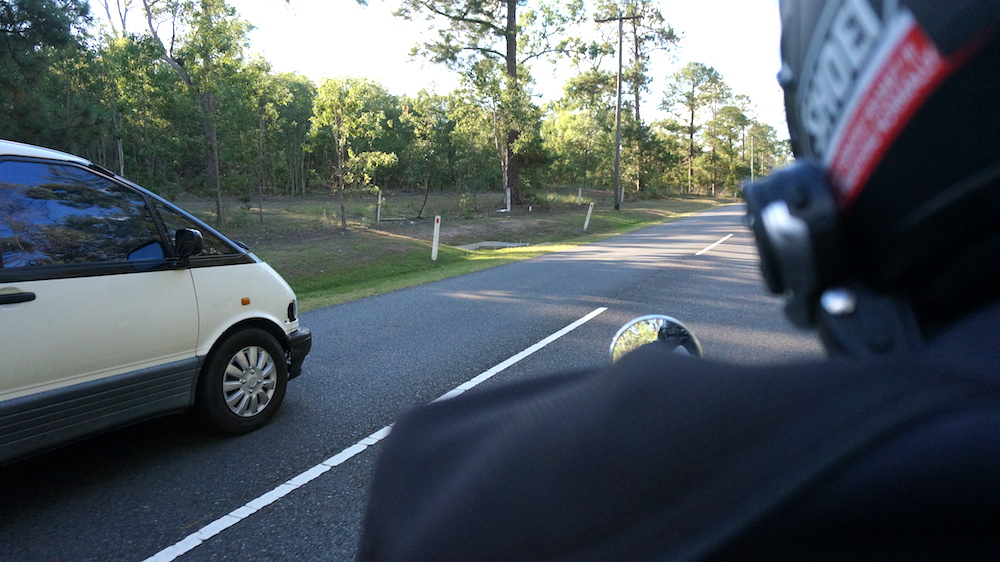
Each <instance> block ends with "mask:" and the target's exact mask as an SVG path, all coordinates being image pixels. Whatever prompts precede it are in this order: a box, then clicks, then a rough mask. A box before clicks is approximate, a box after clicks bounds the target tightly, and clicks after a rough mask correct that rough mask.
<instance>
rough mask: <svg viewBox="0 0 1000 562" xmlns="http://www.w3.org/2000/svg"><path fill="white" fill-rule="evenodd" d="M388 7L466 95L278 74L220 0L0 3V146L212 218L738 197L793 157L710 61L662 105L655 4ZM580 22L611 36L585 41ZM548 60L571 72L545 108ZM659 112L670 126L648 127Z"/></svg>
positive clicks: (677, 75) (429, 0) (672, 36)
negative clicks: (261, 209) (229, 203)
mask: <svg viewBox="0 0 1000 562" xmlns="http://www.w3.org/2000/svg"><path fill="white" fill-rule="evenodd" d="M291 1H292V2H294V1H295V0H291ZM343 1H354V0H343ZM395 1H397V2H399V7H398V9H397V11H396V16H397V17H400V18H406V19H409V20H412V24H413V25H427V26H429V27H432V28H434V29H436V30H437V31H438V33H437V35H436V36H437V39H436V40H435V41H434V42H431V43H426V44H421V45H416V46H415V47H414V50H413V56H414V57H421V58H423V59H425V60H430V61H432V62H434V63H438V64H442V65H446V66H447V68H448V69H449V70H450V71H453V72H455V73H457V75H458V76H460V77H461V82H460V84H461V86H460V87H459V88H457V89H456V90H454V91H452V92H450V93H447V94H443V95H442V94H437V93H431V92H427V91H420V92H418V93H417V94H415V95H395V94H392V93H390V92H388V91H386V89H385V88H384V87H383V86H382V85H381V84H379V83H377V82H374V81H371V80H368V79H363V78H354V77H346V76H345V77H336V78H328V79H324V80H323V81H322V82H321V83H314V82H313V81H311V80H310V79H309V78H307V77H305V76H303V75H299V74H294V73H277V72H273V71H272V69H271V68H270V65H269V64H268V62H267V61H266V60H265V59H264V58H262V57H261V56H259V55H255V54H252V53H250V51H249V41H248V34H249V32H250V30H251V29H252V23H253V22H249V21H245V20H244V19H242V18H241V17H240V15H239V14H238V13H237V12H236V11H235V9H234V8H233V7H232V6H230V5H229V4H227V3H226V2H225V0H93V1H92V2H90V3H88V2H86V0H0V28H2V32H3V35H4V38H5V41H4V42H3V43H2V44H0V86H2V87H0V108H2V109H3V112H4V115H5V118H4V119H3V120H0V138H4V139H9V140H17V141H22V142H28V143H32V144H39V145H42V146H47V147H51V148H55V149H59V150H64V151H67V152H71V153H75V154H80V155H82V156H84V157H87V158H89V159H91V160H93V161H94V162H97V163H99V164H101V165H102V166H104V167H106V168H108V169H110V170H112V171H114V172H115V173H118V174H120V175H123V176H125V177H127V178H129V179H131V180H133V181H135V182H136V183H139V184H140V185H143V186H144V187H147V188H149V189H151V190H153V191H156V192H158V193H160V194H161V195H164V196H166V197H167V198H176V197H177V196H179V195H180V194H182V193H183V194H193V195H197V196H202V197H205V198H209V199H214V200H215V201H216V202H217V204H216V220H218V221H219V222H220V223H221V222H222V221H223V212H224V206H223V203H222V202H223V200H224V199H233V198H235V199H238V200H240V201H243V202H252V201H255V200H262V199H264V198H266V197H272V196H295V195H304V194H307V193H310V194H314V193H329V194H331V195H332V196H336V197H338V198H339V199H340V201H341V213H340V215H341V216H340V217H339V218H340V220H341V221H345V220H346V218H345V213H344V212H343V201H344V198H345V197H346V196H347V195H348V194H350V193H351V192H358V191H364V190H367V191H372V190H376V189H377V190H382V191H384V192H391V191H393V190H407V191H418V192H428V193H429V192H432V191H445V192H454V193H461V194H476V193H493V192H496V193H509V201H510V203H511V204H513V205H527V204H531V202H532V201H533V197H535V194H536V193H538V192H539V191H540V190H543V189H545V188H548V187H574V188H575V187H581V188H586V189H602V190H608V192H614V186H615V184H616V181H615V178H616V177H620V186H621V192H622V193H623V195H624V197H625V198H633V199H634V198H653V197H658V196H664V195H674V194H701V195H717V196H723V195H724V196H732V195H734V194H736V193H737V192H738V190H739V188H740V185H741V182H742V181H743V179H744V178H748V177H750V176H751V174H754V175H757V176H760V175H764V174H766V173H767V172H768V171H769V170H771V169H773V168H774V167H776V166H778V165H780V164H782V163H784V162H785V161H786V160H787V159H788V158H789V151H788V146H787V141H784V140H781V139H780V138H779V135H778V132H777V131H776V130H775V129H774V128H773V127H771V126H769V125H767V124H765V123H762V122H759V121H757V120H755V119H754V117H753V115H752V111H751V109H750V108H751V107H752V103H751V100H749V99H748V98H747V97H746V96H744V95H740V94H739V93H738V92H734V91H733V90H732V89H731V88H730V87H729V86H728V85H727V84H726V82H725V80H724V78H723V76H721V75H720V74H719V73H718V72H717V71H716V70H715V69H713V68H712V67H711V66H710V65H708V64H704V63H690V64H688V65H687V66H685V67H683V68H681V69H680V70H677V71H676V72H674V73H672V74H671V75H670V80H669V83H668V87H667V89H666V91H663V92H652V91H650V87H649V84H650V82H651V77H652V76H653V73H654V72H657V69H655V68H653V67H652V64H651V60H652V58H651V55H652V54H653V53H656V52H661V51H667V52H669V51H670V50H671V49H673V48H675V47H676V45H677V44H678V42H679V41H680V40H681V39H679V37H678V34H677V33H675V31H674V29H673V28H672V27H671V26H670V25H669V23H668V22H667V21H665V19H664V17H663V16H662V15H661V13H660V12H659V10H658V9H657V7H656V3H655V2H654V1H652V0H598V1H596V2H592V3H588V4H585V3H584V2H583V1H582V0H549V1H545V2H524V1H523V0H521V1H519V0H395ZM361 3H364V2H363V0H362V1H361ZM92 10H98V11H101V12H103V13H101V14H95V13H93V12H92ZM98 15H100V16H101V17H97V16H98ZM595 21H605V22H611V23H606V24H604V25H597V24H594V23H593V22H595ZM584 23H589V24H590V25H594V26H596V27H599V28H600V29H601V32H600V33H602V34H603V35H600V36H598V37H597V38H596V39H595V38H594V37H593V36H591V37H589V38H583V37H579V36H574V35H573V30H574V29H579V26H580V25H581V24H584ZM619 30H621V33H620V34H619ZM619 53H620V55H621V59H620V60H621V61H622V62H621V69H622V72H621V80H620V82H619V79H618V68H619V65H618V61H619ZM543 58H545V59H547V60H558V61H560V64H566V65H571V68H573V69H574V75H573V77H572V78H571V79H569V80H568V81H567V83H566V84H565V86H564V89H563V96H562V97H561V98H560V99H558V100H555V101H551V102H546V103H544V104H540V103H539V102H538V101H537V100H536V97H535V96H533V95H532V84H533V80H532V75H531V71H532V64H533V63H534V62H536V61H539V60H542V59H543ZM619 92H620V93H619ZM619 100H620V102H619ZM647 100H651V101H653V102H655V103H658V104H659V107H660V108H662V109H664V110H666V112H667V113H666V114H667V115H669V117H667V118H665V119H657V120H649V119H648V118H645V117H644V116H643V115H642V114H641V108H642V107H643V106H644V103H645V102H647ZM616 106H617V107H620V108H621V110H620V117H619V119H620V121H618V120H617V119H616V117H617V116H618V112H616ZM616 131H617V132H619V135H620V139H621V140H620V157H618V158H616V153H615V150H614V147H615V146H616ZM616 170H617V172H618V174H617V175H616ZM507 190H509V191H507ZM343 224H344V226H345V227H346V222H344V223H343Z"/></svg>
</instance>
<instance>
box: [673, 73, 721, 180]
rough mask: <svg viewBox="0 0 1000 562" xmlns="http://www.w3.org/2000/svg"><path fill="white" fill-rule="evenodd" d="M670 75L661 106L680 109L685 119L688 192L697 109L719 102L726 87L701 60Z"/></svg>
mask: <svg viewBox="0 0 1000 562" xmlns="http://www.w3.org/2000/svg"><path fill="white" fill-rule="evenodd" d="M670 78H671V80H670V83H669V84H668V85H667V91H666V92H665V93H664V98H663V103H662V104H661V107H662V108H663V109H667V110H673V109H679V110H682V111H683V115H684V118H685V120H686V122H687V137H688V146H687V149H688V150H687V165H688V176H687V190H688V192H690V191H691V189H692V188H693V187H694V164H695V158H696V156H697V154H696V150H695V133H697V132H698V129H699V126H698V123H699V121H698V119H699V118H700V113H702V112H703V111H705V110H706V109H709V108H712V107H715V106H718V104H719V101H720V100H722V99H724V98H725V97H726V96H727V95H728V87H727V86H726V84H725V82H724V81H723V80H722V75H721V74H719V72H718V71H716V70H715V69H714V68H712V67H710V66H708V65H705V64H703V63H700V62H691V63H688V64H687V65H686V66H684V68H681V69H680V70H678V71H677V72H675V73H674V74H673V75H671V77H670Z"/></svg>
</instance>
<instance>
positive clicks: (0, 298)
mask: <svg viewBox="0 0 1000 562" xmlns="http://www.w3.org/2000/svg"><path fill="white" fill-rule="evenodd" d="M33 300H35V293H7V294H0V305H3V304H17V303H19V302H31V301H33Z"/></svg>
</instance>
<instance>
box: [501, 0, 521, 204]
mask: <svg viewBox="0 0 1000 562" xmlns="http://www.w3.org/2000/svg"><path fill="white" fill-rule="evenodd" d="M506 36H507V52H506V56H505V58H506V63H507V77H508V78H509V80H508V81H507V88H508V90H513V91H515V92H516V90H517V89H518V88H520V84H519V83H518V80H517V0H507V27H506ZM520 136H521V132H520V131H517V130H510V131H507V148H506V150H507V170H506V173H505V174H504V180H505V182H504V183H505V185H504V187H505V188H508V189H510V203H511V205H523V204H524V203H525V200H524V193H523V192H522V190H521V173H520V164H521V157H520V156H519V155H518V154H516V153H515V152H514V143H515V142H517V139H518V137H520Z"/></svg>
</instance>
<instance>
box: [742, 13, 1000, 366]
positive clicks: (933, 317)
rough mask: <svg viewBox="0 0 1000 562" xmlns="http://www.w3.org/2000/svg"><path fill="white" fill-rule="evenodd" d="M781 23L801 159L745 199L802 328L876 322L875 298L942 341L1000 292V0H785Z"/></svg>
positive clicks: (782, 76)
mask: <svg viewBox="0 0 1000 562" xmlns="http://www.w3.org/2000/svg"><path fill="white" fill-rule="evenodd" d="M781 21H782V39H781V56H782V63H783V64H782V69H781V72H780V73H779V74H778V80H779V82H780V83H781V85H782V87H783V88H784V91H785V110H786V114H787V120H788V127H789V133H790V138H791V144H792V150H793V152H794V154H795V156H796V159H797V163H796V164H794V165H792V166H791V167H790V168H788V169H786V170H782V171H779V172H777V173H775V174H773V175H772V176H771V177H769V178H767V179H765V180H764V181H762V182H759V183H757V184H752V185H749V186H747V187H746V188H745V189H744V197H745V199H746V201H747V212H748V222H749V223H750V225H751V226H752V227H753V230H754V233H755V235H756V236H757V240H758V246H759V248H760V254H761V266H762V269H763V272H764V277H765V279H766V280H767V282H768V285H769V287H770V288H771V289H772V290H774V291H775V292H783V293H786V294H787V295H788V296H789V301H788V307H787V311H788V313H789V316H790V317H791V318H792V320H793V321H794V322H795V323H797V324H799V325H802V326H815V325H817V324H820V325H821V326H820V327H821V328H822V327H823V326H822V324H824V323H826V322H825V320H824V319H829V317H830V316H831V315H833V316H840V317H843V316H846V315H848V314H853V313H854V312H855V311H858V312H859V313H860V314H861V315H863V314H864V311H862V310H861V309H860V308H858V293H859V292H862V293H864V294H865V295H872V296H873V298H876V300H878V299H881V300H882V303H881V305H876V306H874V307H873V308H875V309H880V310H882V309H884V308H885V307H888V308H889V309H893V310H899V311H901V312H899V313H898V314H895V316H896V317H898V318H900V319H901V320H900V322H901V323H902V324H905V323H907V322H910V320H912V322H913V324H914V326H916V330H917V331H919V332H920V333H921V334H922V335H927V334H928V333H929V332H933V331H934V330H936V329H937V328H939V327H941V326H944V325H947V324H948V323H950V322H952V321H953V320H954V319H956V318H957V317H959V316H961V315H963V314H965V313H967V312H969V311H970V310H972V309H974V308H977V307H979V306H982V305H983V304H985V303H986V302H989V301H992V300H994V299H996V298H997V297H998V296H1000V40H998V36H1000V33H998V32H1000V29H998V27H1000V0H979V1H976V0H952V1H949V2H942V1H941V0H881V1H880V0H782V1H781ZM837 291H841V292H839V293H838V292H837ZM838 295H839V296H841V297H844V296H845V295H847V297H849V298H846V300H845V299H844V298H836V297H837V296H838ZM866 298H867V297H866ZM886 299H889V300H890V301H892V302H888V301H886ZM831 309H833V310H835V311H836V312H831ZM882 312H885V310H882ZM882 312H880V314H881V313H882ZM869 317H870V315H869ZM904 317H911V318H904ZM869 319H870V318H869ZM869 323H870V321H869ZM883 328H884V326H879V327H877V328H875V329H874V330H875V331H878V330H882V329H883ZM899 331H900V333H901V334H903V333H906V334H908V335H905V336H901V337H902V339H904V340H906V339H912V337H913V333H912V332H913V330H912V329H910V328H905V327H900V328H899ZM889 347H892V345H891V344H890V345H889Z"/></svg>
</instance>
